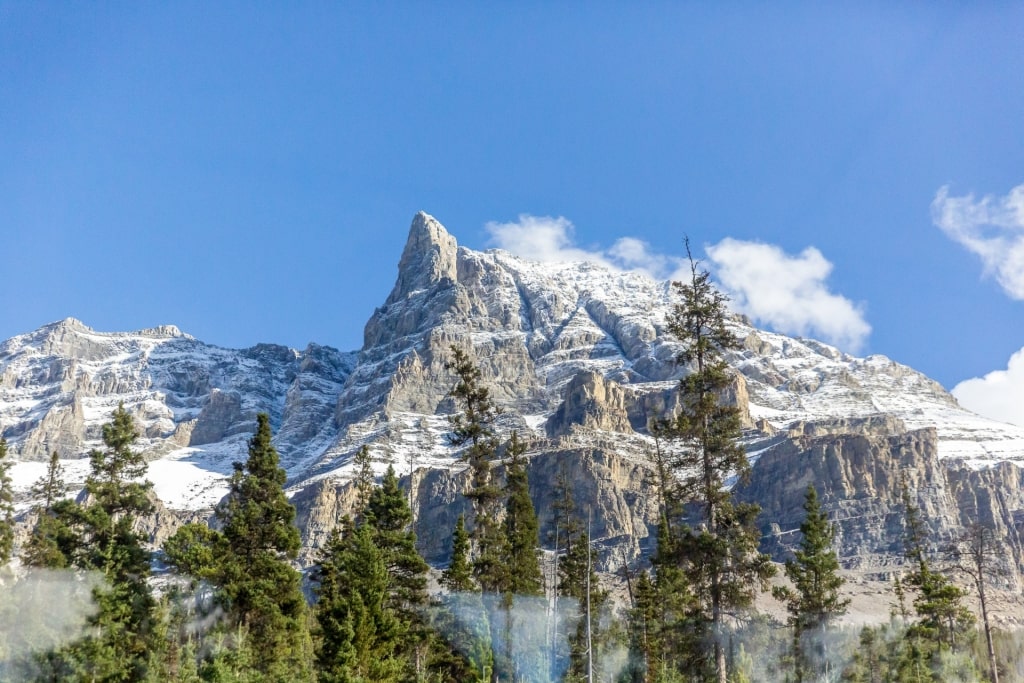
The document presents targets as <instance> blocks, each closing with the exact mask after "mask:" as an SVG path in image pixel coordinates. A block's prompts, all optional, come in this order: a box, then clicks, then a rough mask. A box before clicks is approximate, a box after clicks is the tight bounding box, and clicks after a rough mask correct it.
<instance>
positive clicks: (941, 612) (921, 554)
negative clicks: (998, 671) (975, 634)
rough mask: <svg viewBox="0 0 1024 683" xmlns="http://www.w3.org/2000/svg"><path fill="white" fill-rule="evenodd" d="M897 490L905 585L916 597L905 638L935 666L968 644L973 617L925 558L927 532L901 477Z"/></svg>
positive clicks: (959, 594)
mask: <svg viewBox="0 0 1024 683" xmlns="http://www.w3.org/2000/svg"><path fill="white" fill-rule="evenodd" d="M900 489H901V495H902V498H903V507H904V514H905V525H906V527H905V528H906V532H905V538H904V555H905V556H906V558H907V559H908V560H909V561H910V563H911V565H912V567H913V568H912V569H911V571H910V573H909V574H908V575H907V577H906V578H905V579H904V585H906V586H908V587H909V588H911V589H912V590H914V591H915V592H916V594H917V595H916V597H915V598H914V601H913V606H914V612H915V614H916V615H917V620H916V621H915V622H914V623H913V624H911V625H910V626H909V628H908V629H907V637H908V639H909V640H910V641H911V644H912V649H913V651H918V650H919V651H920V652H921V653H922V655H923V656H926V657H928V658H929V659H930V661H931V663H932V665H933V666H936V667H937V666H938V664H939V661H940V659H941V657H942V655H943V653H945V652H950V651H954V650H957V649H963V648H964V646H965V645H967V642H965V641H966V640H967V638H968V637H969V636H970V635H971V634H972V630H973V629H972V627H973V625H974V617H973V615H971V613H970V611H969V610H968V609H967V608H966V607H965V606H964V604H963V601H964V597H965V595H966V594H965V592H964V591H963V590H962V589H960V588H959V587H957V586H956V585H955V584H954V583H953V582H952V581H951V580H950V579H949V578H948V577H946V576H945V575H944V574H943V573H941V572H939V571H937V570H936V569H935V567H934V566H933V563H932V561H931V559H930V558H929V557H928V552H927V544H928V530H927V528H926V526H925V523H924V520H923V519H922V517H921V511H920V509H919V508H918V507H917V505H916V504H915V503H914V501H913V499H912V498H911V494H910V487H909V486H908V484H907V481H906V478H901V482H900Z"/></svg>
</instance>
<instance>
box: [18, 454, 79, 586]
mask: <svg viewBox="0 0 1024 683" xmlns="http://www.w3.org/2000/svg"><path fill="white" fill-rule="evenodd" d="M64 491H65V484H64V479H63V472H62V469H61V466H60V459H59V457H58V455H57V451H54V452H53V453H52V454H51V455H50V463H49V465H48V466H47V468H46V474H44V475H43V476H42V477H41V478H40V479H39V480H38V481H37V482H36V483H35V484H33V485H32V489H31V495H32V497H33V498H41V499H42V502H41V503H40V504H38V505H36V506H35V507H34V508H33V512H34V513H35V515H36V523H35V526H33V527H32V533H31V534H30V535H29V538H28V541H27V542H26V543H25V547H24V548H22V553H21V560H22V562H23V563H24V564H25V566H27V567H48V568H52V569H60V568H62V567H66V566H67V562H68V560H67V557H66V556H65V554H64V553H63V552H62V551H61V545H62V543H63V545H65V546H68V545H69V544H70V540H69V538H68V536H69V534H70V533H71V532H70V529H68V527H67V525H66V524H65V523H64V522H63V520H62V519H61V517H59V516H58V515H56V514H54V506H55V505H56V504H57V503H58V502H59V501H60V500H61V499H62V498H63V496H64Z"/></svg>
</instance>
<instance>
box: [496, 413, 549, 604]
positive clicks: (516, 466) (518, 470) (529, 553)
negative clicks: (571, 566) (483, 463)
mask: <svg viewBox="0 0 1024 683" xmlns="http://www.w3.org/2000/svg"><path fill="white" fill-rule="evenodd" d="M525 454H526V444H524V443H523V442H522V441H520V440H519V435H518V434H517V433H516V432H514V431H513V432H512V437H511V439H510V440H509V443H508V448H507V450H506V453H505V455H506V457H507V459H508V462H507V464H506V466H505V490H506V492H507V497H506V503H505V537H506V538H507V539H508V552H509V557H508V560H509V561H508V569H507V571H508V580H507V585H506V591H508V592H510V593H512V594H515V595H541V594H542V593H543V590H544V580H543V578H542V577H541V572H540V561H539V558H538V554H537V549H538V547H539V546H540V528H539V525H538V523H537V513H536V511H535V510H534V508H533V500H531V498H530V481H529V475H528V473H527V471H526V462H525V460H524V458H523V456H524V455H525Z"/></svg>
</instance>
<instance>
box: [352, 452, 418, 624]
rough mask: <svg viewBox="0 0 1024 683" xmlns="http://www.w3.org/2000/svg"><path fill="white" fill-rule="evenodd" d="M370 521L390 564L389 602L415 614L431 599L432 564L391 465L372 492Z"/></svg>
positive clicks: (376, 538)
mask: <svg viewBox="0 0 1024 683" xmlns="http://www.w3.org/2000/svg"><path fill="white" fill-rule="evenodd" d="M366 524H367V525H368V526H369V527H370V528H371V529H372V532H373V538H374V542H375V543H376V544H377V547H378V548H379V549H380V551H381V552H382V553H383V557H384V562H385V564H386V565H387V568H388V575H389V577H390V587H389V593H390V598H389V602H390V604H391V606H392V607H393V608H394V609H396V610H398V611H400V612H403V613H406V614H408V615H410V616H412V615H413V614H414V613H415V610H416V608H418V607H420V606H422V605H423V604H425V603H426V600H427V593H426V590H427V569H428V567H427V563H426V561H424V559H423V557H422V556H421V555H420V554H419V552H418V551H417V550H416V534H415V533H414V532H413V530H412V511H411V510H410V509H409V503H408V500H407V499H406V496H405V492H404V491H402V489H401V487H400V486H399V485H398V476H397V475H396V474H395V468H394V467H392V466H391V465H388V469H387V472H385V473H384V478H383V479H382V480H381V485H380V486H378V487H375V488H374V489H373V491H372V492H371V493H370V497H369V502H368V504H367V506H366Z"/></svg>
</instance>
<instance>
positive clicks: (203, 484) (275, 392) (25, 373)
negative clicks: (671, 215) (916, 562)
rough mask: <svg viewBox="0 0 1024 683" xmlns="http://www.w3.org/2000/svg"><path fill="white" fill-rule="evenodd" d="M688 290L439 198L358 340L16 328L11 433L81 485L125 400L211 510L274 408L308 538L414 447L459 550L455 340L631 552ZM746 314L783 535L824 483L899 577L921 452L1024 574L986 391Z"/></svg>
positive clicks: (424, 508) (410, 460)
mask: <svg viewBox="0 0 1024 683" xmlns="http://www.w3.org/2000/svg"><path fill="white" fill-rule="evenodd" d="M673 302H674V295H673V291H672V287H671V285H670V284H669V283H667V282H655V281H653V280H651V279H649V278H647V277H646V276H644V275H641V274H638V273H629V272H619V271H614V270H610V269H607V268H605V267H603V266H600V265H597V264H592V263H565V264H561V263H558V264H553V263H534V262H529V261H524V260H522V259H519V258H517V257H515V256H513V255H511V254H508V253H506V252H503V251H500V250H491V251H487V252H478V251H473V250H470V249H467V248H465V247H460V246H458V244H457V242H456V240H455V238H454V237H452V236H451V235H450V234H449V233H448V232H447V231H446V230H445V229H444V227H443V226H442V225H441V224H440V223H438V222H437V221H436V220H435V219H433V218H432V217H430V216H428V215H426V214H424V213H420V214H418V215H417V216H416V217H415V218H414V219H413V222H412V226H411V228H410V231H409V239H408V242H407V244H406V246H405V249H404V251H403V253H402V255H401V258H400V261H399V266H398V276H397V279H396V282H395V286H394V289H393V290H392V292H391V294H390V295H389V296H388V298H387V300H386V301H385V302H384V304H383V305H382V306H381V307H380V308H378V309H377V310H376V311H375V312H374V313H373V315H372V316H371V318H370V320H369V321H368V322H367V324H366V328H365V331H364V343H363V347H362V348H361V349H360V350H359V351H358V352H340V351H337V350H335V349H332V348H330V347H326V346H317V345H310V346H309V347H307V348H306V349H305V350H303V351H296V350H293V349H288V348H285V347H282V346H276V345H270V344H260V345H257V346H254V347H252V348H249V349H244V350H231V349H223V348H219V347H215V346H211V345H208V344H204V343H202V342H200V341H198V340H196V339H194V338H192V337H190V336H188V335H187V334H183V333H182V332H180V331H179V330H178V329H177V328H175V327H172V326H164V327H159V328H155V329H150V330H142V331H139V332H134V333H123V334H122V333H100V332H95V331H93V330H91V329H89V328H88V327H86V326H85V325H84V324H82V323H80V322H78V321H77V320H73V319H68V320H64V321H60V322H57V323H53V324H51V325H46V326H44V327H42V328H40V329H39V330H36V331H34V332H31V333H28V334H25V335H20V336H17V337H14V338H12V339H10V340H8V341H6V342H4V343H3V344H2V345H0V430H2V434H3V435H4V436H5V437H6V438H7V440H8V442H9V444H10V446H11V450H12V452H13V453H14V456H15V459H16V460H17V461H18V462H17V464H16V465H15V468H14V474H15V476H16V479H17V482H18V485H19V486H21V487H22V488H23V489H27V487H28V485H29V484H30V483H31V481H32V480H33V479H34V478H35V477H37V476H38V475H39V474H40V473H41V471H42V469H43V461H44V460H45V458H46V457H47V454H48V453H49V452H50V451H51V450H53V449H56V450H57V451H58V452H59V453H60V454H61V456H62V457H63V458H66V459H67V461H66V463H65V464H66V466H67V468H68V471H69V474H70V477H69V478H71V479H74V480H76V481H81V479H82V478H83V477H84V474H85V472H86V467H87V461H86V460H83V459H82V456H83V455H84V453H85V452H86V451H87V450H88V449H89V448H92V447H95V446H97V445H98V444H99V436H100V432H99V428H100V425H101V424H102V423H103V422H105V421H106V420H107V419H108V418H109V415H110V413H111V411H112V410H113V408H114V407H116V405H117V404H118V403H119V402H123V403H124V405H125V407H126V408H128V409H129V410H130V411H131V412H132V414H133V416H134V417H135V418H136V420H137V422H138V424H139V425H140V427H141V429H142V432H143V435H142V439H141V441H140V448H142V449H143V450H144V451H145V452H146V453H147V455H148V457H149V458H150V478H151V479H152V480H153V481H154V482H155V483H156V490H157V494H158V495H159V496H160V498H161V500H162V501H163V503H164V504H165V505H166V506H167V507H168V508H170V509H172V510H180V511H192V512H195V511H200V510H205V509H209V508H210V507H212V505H213V504H214V503H215V502H216V501H217V500H218V499H219V498H220V497H221V496H222V495H223V493H224V492H225V490H226V487H225V482H224V478H225V476H226V475H227V474H228V473H230V471H231V462H232V461H234V460H241V459H243V458H244V454H245V440H246V438H247V437H248V435H249V434H250V433H251V432H252V429H253V426H254V425H255V416H256V414H257V413H258V412H268V413H269V414H270V416H271V423H272V425H273V427H274V430H275V435H276V436H275V443H276V445H277V447H278V449H279V451H280V452H281V455H282V463H283V465H284V467H285V468H286V469H287V471H288V476H289V484H288V486H289V489H290V490H291V492H292V493H293V500H294V501H295V502H296V504H297V505H298V507H299V510H300V523H301V525H302V527H303V531H304V534H305V539H306V541H307V544H308V546H309V547H315V546H316V545H317V544H318V543H319V542H320V540H321V539H322V537H323V534H324V533H326V530H327V529H329V527H330V526H332V525H333V523H334V521H335V520H336V519H337V516H338V515H339V514H341V512H342V511H343V510H344V507H345V505H346V504H347V503H346V501H348V498H347V496H348V493H347V489H346V482H347V479H348V476H349V472H350V469H351V457H352V455H353V453H354V452H355V451H356V450H357V449H358V448H359V447H360V446H362V445H364V444H367V445H369V446H370V448H371V451H372V453H373V454H374V457H375V459H376V466H377V467H378V468H379V469H381V470H382V469H383V468H384V467H386V463H387V462H392V463H394V464H395V466H396V469H397V470H398V471H399V472H400V473H402V474H405V475H409V479H408V482H407V485H408V486H410V488H411V491H412V492H411V495H412V496H413V498H414V502H415V504H416V507H417V510H418V513H417V514H418V520H419V521H418V530H419V533H420V536H421V545H422V547H423V549H424V552H425V553H426V554H427V556H428V559H431V560H432V561H434V562H443V561H444V560H445V557H446V553H447V542H448V540H447V534H448V533H449V532H450V529H451V528H452V525H453V524H454V520H455V517H456V516H457V514H458V511H459V510H460V509H461V506H463V505H464V502H463V501H462V499H461V497H460V496H459V492H460V491H461V490H462V487H463V486H464V480H463V479H464V478H463V475H462V470H463V465H462V464H461V463H460V462H459V461H458V458H457V455H458V454H457V453H456V452H455V451H454V450H453V449H451V448H450V447H449V446H447V444H446V441H445V439H444V435H445V433H446V431H447V419H446V416H447V415H448V414H449V413H450V412H451V411H452V408H453V406H452V404H451V401H450V399H448V397H447V394H448V391H449V390H450V389H451V387H452V386H453V383H454V378H453V376H452V374H451V373H450V372H449V371H448V370H446V369H445V361H446V359H447V358H449V357H450V347H451V346H452V345H453V344H454V345H457V346H460V347H462V348H464V349H467V350H468V351H469V352H470V355H471V357H473V358H474V359H475V360H476V362H477V363H478V364H479V366H480V368H481V371H482V373H483V378H484V381H485V382H486V383H487V385H488V386H489V387H490V389H491V392H492V395H493V396H494V398H495V399H496V401H497V402H498V404H499V405H500V406H501V407H502V409H503V410H504V413H503V415H502V418H501V422H500V425H499V426H500V430H501V431H502V433H503V434H504V435H506V436H507V435H508V434H509V433H510V432H511V430H513V429H515V430H518V432H519V434H520V436H521V437H525V438H526V439H527V440H528V441H529V442H530V456H531V486H532V489H531V491H532V493H533V495H534V498H535V502H536V503H537V505H538V509H540V510H543V509H545V508H544V504H545V502H546V496H548V495H550V487H551V484H552V482H553V481H554V479H555V477H556V476H557V475H558V473H559V472H560V471H562V472H566V473H568V474H569V475H570V476H571V477H572V480H573V481H574V482H575V484H576V487H577V489H578V491H577V500H578V501H581V502H584V503H585V504H590V505H592V506H593V508H594V512H595V519H596V520H598V521H597V526H596V527H595V530H594V533H595V536H596V537H598V538H601V539H602V562H603V563H604V566H605V568H607V569H611V568H614V566H615V565H616V563H619V564H621V563H623V562H635V561H636V560H637V558H638V557H639V556H640V555H642V553H644V552H645V551H646V550H647V549H649V547H650V542H651V532H652V529H653V528H654V520H655V515H656V509H655V506H654V502H653V500H652V498H651V496H650V495H649V486H647V484H646V478H647V476H648V470H649V467H648V463H649V452H650V449H651V447H652V443H653V442H652V440H651V439H650V437H649V436H648V434H647V424H648V422H649V421H650V420H651V419H652V418H654V417H657V416H660V415H663V414H665V413H666V411H671V410H672V409H673V405H674V400H675V387H676V383H677V381H678V379H679V378H680V377H681V376H682V374H683V373H684V372H685V369H684V368H681V367H679V366H677V365H676V364H675V362H674V358H675V357H676V354H677V351H678V347H677V345H676V344H675V342H674V341H673V340H671V339H670V338H669V337H668V336H667V335H666V333H665V316H666V314H667V313H668V312H669V310H670V309H671V307H672V305H673ZM731 325H732V328H733V331H734V332H735V333H736V334H737V336H738V337H739V338H740V339H741V340H742V342H743V349H742V350H741V351H739V352H737V353H734V354H732V355H731V356H730V357H729V361H730V363H731V365H732V366H733V367H734V368H735V369H736V371H737V373H736V379H735V382H734V386H733V388H732V390H731V391H730V396H729V398H730V400H732V401H734V402H735V403H736V404H737V405H738V406H739V407H740V408H741V410H742V412H743V415H744V420H745V425H746V427H747V429H746V432H745V445H746V447H747V449H748V453H749V454H750V456H751V459H752V460H753V461H755V463H756V465H755V468H754V476H753V478H752V480H751V481H750V482H748V483H745V484H744V483H741V484H739V488H738V489H737V491H738V493H739V494H740V495H743V496H747V497H749V498H751V499H753V500H757V501H758V502H759V503H760V504H761V505H762V507H763V508H764V509H765V514H764V515H763V516H762V519H763V525H764V530H765V538H766V541H765V543H766V547H769V548H770V549H772V551H773V552H774V553H775V554H776V555H777V556H778V557H783V556H784V555H785V553H786V552H788V550H787V548H788V547H789V545H787V543H788V541H787V540H786V539H787V538H791V537H792V534H791V533H790V532H791V530H792V529H794V528H795V527H796V526H798V524H799V519H800V515H801V514H802V510H801V509H800V504H801V503H802V500H803V490H804V489H805V488H806V485H807V483H809V482H811V481H814V483H815V484H816V486H818V488H819V491H820V492H822V500H823V503H824V505H825V507H826V509H827V510H829V511H830V512H831V513H833V514H834V515H835V516H836V517H837V520H838V521H839V526H840V531H841V533H840V544H841V553H842V556H843V559H844V562H845V564H846V565H847V566H849V567H860V568H862V569H864V571H866V572H868V573H871V572H874V573H875V574H878V575H879V576H880V575H882V574H884V573H885V571H887V569H886V568H887V567H889V568H891V566H892V565H893V564H894V563H895V562H896V561H897V557H898V554H899V538H898V527H899V512H900V509H899V496H898V491H897V492H895V493H894V491H895V489H894V488H893V487H894V486H895V482H897V480H898V476H897V475H898V473H899V472H900V471H909V472H911V473H912V476H910V477H909V479H910V480H911V481H912V483H913V484H914V485H915V486H916V487H917V490H918V492H919V494H918V495H919V496H920V497H921V502H922V509H923V510H925V511H926V512H929V513H930V514H931V513H934V514H933V516H932V517H931V519H932V520H933V522H934V524H933V526H934V528H935V530H936V534H937V537H940V538H941V537H950V536H951V535H952V534H953V533H954V532H955V530H956V529H957V528H959V526H962V525H963V524H964V523H966V522H967V521H970V520H972V519H975V518H978V517H979V516H981V517H985V516H986V515H987V517H986V519H988V521H990V522H991V523H993V524H997V526H999V527H1000V529H1001V530H1002V531H1003V532H1004V533H1005V534H1007V543H1008V547H1010V548H1011V552H1010V553H1009V554H1008V560H1007V561H1008V563H1010V564H1008V572H1009V571H1010V570H1012V572H1011V573H1012V575H1013V577H1014V581H1016V580H1018V577H1019V575H1020V568H1021V564H1020V562H1021V560H1022V559H1024V552H1022V551H1021V550H1020V548H1021V547H1022V544H1021V542H1020V539H1021V534H1020V532H1021V527H1022V525H1024V494H1022V493H1021V492H1022V491H1024V485H1022V481H1021V476H1020V474H1021V472H1022V470H1021V469H1020V467H1018V465H1017V464H1000V463H1004V462H1012V463H1020V464H1022V465H1024V429H1022V428H1019V427H1015V426H1013V425H1009V424H1003V423H998V422H995V421H992V420H988V419H985V418H982V417H980V416H978V415H974V414H973V413H970V412H969V411H966V410H964V409H963V408H961V407H960V406H959V405H958V404H957V402H956V400H955V399H954V398H953V397H952V396H951V395H950V394H949V393H948V392H946V391H945V390H944V389H943V388H942V387H941V386H940V385H939V384H938V383H936V382H934V381H932V380H931V379H929V378H927V377H925V376H924V375H922V374H921V373H919V372H916V371H914V370H913V369H911V368H908V367H906V366H904V365H901V364H899V363H896V362H894V361H892V360H890V359H888V358H885V357H884V356H878V355H875V356H869V357H867V358H857V357H854V356H851V355H848V354H845V353H842V352H841V351H839V350H838V349H836V348H834V347H832V346H829V345H827V344H823V343H821V342H818V341H814V340H810V339H800V338H792V337H787V336H785V335H781V334H777V333H773V332H768V331H764V330H759V329H756V328H755V327H754V326H753V325H752V324H751V323H750V322H749V321H748V320H746V319H744V318H742V317H735V318H734V319H733V320H732V322H731ZM27 503H28V501H21V504H22V506H23V507H24V506H25V505H27ZM858 515H860V517H858ZM857 519H860V520H862V522H863V520H869V519H870V520H872V521H871V522H870V523H868V522H863V524H861V525H860V526H858V523H857V522H856V521H855V520H857ZM787 534H788V536H787ZM1013 563H1016V564H1015V565H1014V566H1010V565H1011V564H1013Z"/></svg>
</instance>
